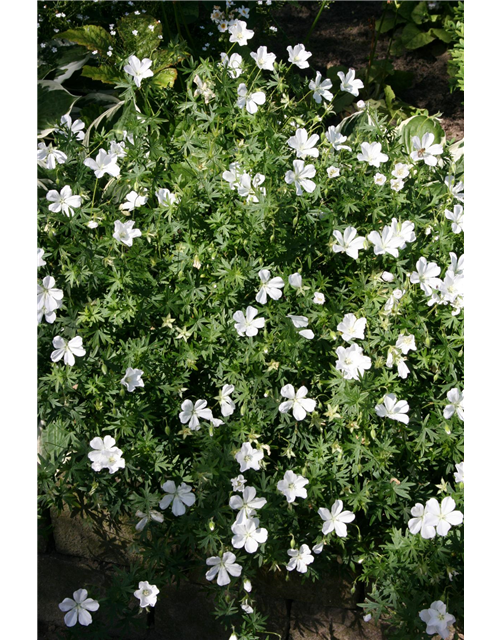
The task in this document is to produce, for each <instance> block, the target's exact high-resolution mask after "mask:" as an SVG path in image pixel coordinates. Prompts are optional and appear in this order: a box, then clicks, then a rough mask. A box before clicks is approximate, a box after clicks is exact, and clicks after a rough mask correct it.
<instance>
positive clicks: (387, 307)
mask: <svg viewBox="0 0 500 640" xmlns="http://www.w3.org/2000/svg"><path fill="white" fill-rule="evenodd" d="M404 293H405V289H403V290H401V289H394V291H393V292H392V293H391V295H390V296H389V298H388V299H387V302H386V303H385V304H384V311H385V312H386V313H390V312H391V311H392V310H393V309H394V310H396V309H397V307H398V304H399V300H401V298H402V297H403V295H404Z"/></svg>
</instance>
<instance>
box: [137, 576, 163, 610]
mask: <svg viewBox="0 0 500 640" xmlns="http://www.w3.org/2000/svg"><path fill="white" fill-rule="evenodd" d="M159 593H160V590H159V589H158V587H157V586H156V585H154V584H149V582H147V581H146V582H139V588H138V589H137V591H134V596H135V597H136V598H138V600H139V606H140V607H154V606H155V604H156V599H157V596H158V594H159Z"/></svg>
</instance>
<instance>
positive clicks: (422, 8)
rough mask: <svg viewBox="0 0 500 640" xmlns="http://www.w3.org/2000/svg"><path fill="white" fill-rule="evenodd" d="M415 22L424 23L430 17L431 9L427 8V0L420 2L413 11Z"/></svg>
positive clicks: (412, 15)
mask: <svg viewBox="0 0 500 640" xmlns="http://www.w3.org/2000/svg"><path fill="white" fill-rule="evenodd" d="M411 17H412V19H413V22H415V23H416V24H422V22H426V21H427V20H428V19H429V11H428V10H427V2H418V3H417V6H416V7H415V8H414V9H413V11H412V12H411Z"/></svg>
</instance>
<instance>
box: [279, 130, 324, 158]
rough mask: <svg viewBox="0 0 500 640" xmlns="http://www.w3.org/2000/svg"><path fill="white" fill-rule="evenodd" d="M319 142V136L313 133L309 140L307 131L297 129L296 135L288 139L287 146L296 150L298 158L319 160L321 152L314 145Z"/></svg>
mask: <svg viewBox="0 0 500 640" xmlns="http://www.w3.org/2000/svg"><path fill="white" fill-rule="evenodd" d="M318 140H319V136H318V134H316V133H313V135H312V136H311V137H310V138H309V137H308V135H307V131H306V130H305V129H297V131H296V132H295V135H294V136H292V137H291V138H288V140H287V144H288V146H289V147H291V148H292V149H295V153H296V154H297V158H306V157H307V156H312V157H313V158H317V157H318V156H319V151H318V149H316V147H315V146H314V145H316V144H317V143H318Z"/></svg>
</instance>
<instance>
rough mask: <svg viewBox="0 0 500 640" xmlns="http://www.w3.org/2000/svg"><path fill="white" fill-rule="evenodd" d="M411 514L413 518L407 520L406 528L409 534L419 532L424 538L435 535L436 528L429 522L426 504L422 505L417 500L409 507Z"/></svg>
mask: <svg viewBox="0 0 500 640" xmlns="http://www.w3.org/2000/svg"><path fill="white" fill-rule="evenodd" d="M411 515H412V516H413V518H410V519H409V520H408V529H409V530H410V533H411V534H413V535H414V536H415V535H417V533H419V532H420V535H421V536H422V538H424V539H425V540H429V539H430V538H434V537H435V535H436V528H435V527H434V526H432V525H431V524H429V517H428V512H427V506H425V507H424V505H423V504H421V503H420V502H417V504H416V505H415V506H414V507H412V509H411ZM431 520H433V518H431Z"/></svg>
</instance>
